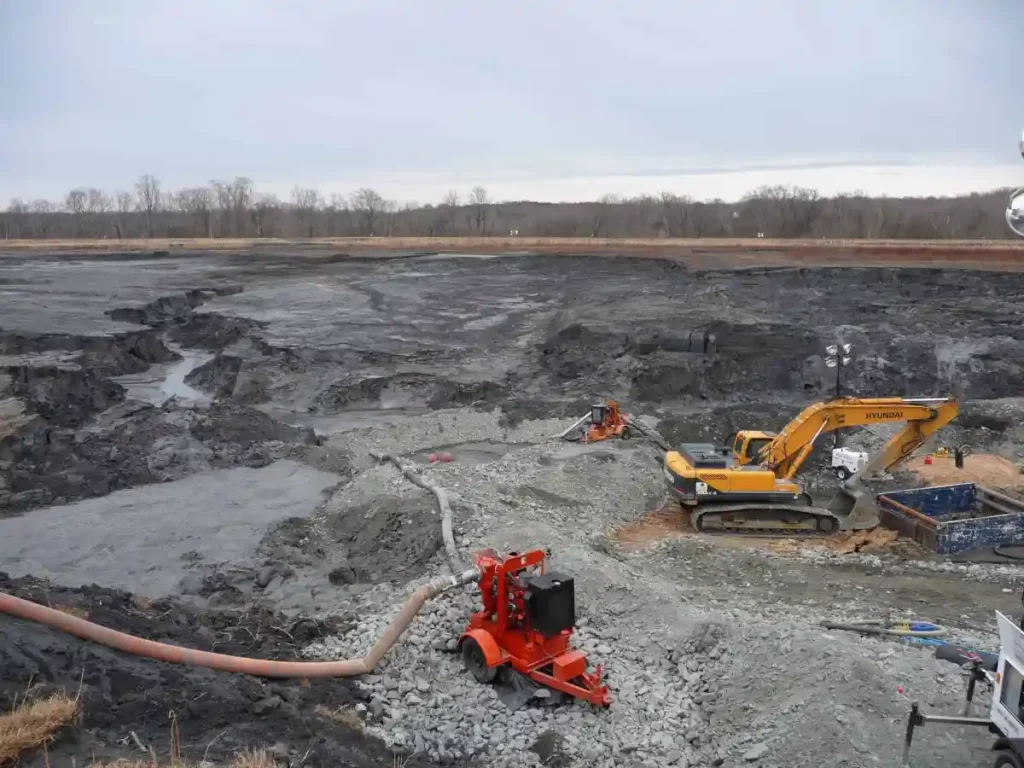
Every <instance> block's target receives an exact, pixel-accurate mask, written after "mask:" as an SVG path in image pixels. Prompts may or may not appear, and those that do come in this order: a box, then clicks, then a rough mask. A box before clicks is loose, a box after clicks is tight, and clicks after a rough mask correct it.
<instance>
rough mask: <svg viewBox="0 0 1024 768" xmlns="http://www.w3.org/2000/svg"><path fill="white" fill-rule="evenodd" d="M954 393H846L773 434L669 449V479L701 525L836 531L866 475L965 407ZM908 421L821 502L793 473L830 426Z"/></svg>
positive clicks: (767, 530) (850, 510)
mask: <svg viewBox="0 0 1024 768" xmlns="http://www.w3.org/2000/svg"><path fill="white" fill-rule="evenodd" d="M959 412H960V410H959V404H958V403H957V401H956V400H953V399H952V398H898V397H883V398H852V397H847V398H840V399H838V400H832V401H830V402H822V403H815V404H814V405H811V406H808V407H807V408H805V409H804V410H803V411H802V412H801V413H800V414H799V415H798V416H797V417H796V418H795V419H793V420H792V421H791V422H790V423H789V424H787V425H786V427H785V428H784V429H783V430H782V431H781V432H779V433H778V434H774V433H771V432H760V431H753V430H743V431H740V432H737V433H736V434H735V435H734V436H733V437H732V438H731V439H730V441H729V442H730V444H729V445H727V446H723V447H719V446H714V445H710V444H704V443H684V444H683V445H681V446H680V447H679V449H678V450H675V451H668V452H667V453H666V454H665V464H664V472H665V479H666V481H667V482H668V484H669V487H670V488H671V489H672V493H673V494H674V495H675V497H676V498H677V499H678V500H679V502H680V503H681V504H682V506H683V508H684V509H685V510H689V513H690V522H691V524H692V525H693V527H694V528H695V529H696V530H698V531H700V530H720V531H727V530H729V531H736V532H739V533H743V532H747V533H751V532H762V533H829V532H832V531H836V530H838V529H839V528H840V527H841V526H842V525H844V524H847V523H849V521H850V520H851V514H852V513H854V512H855V509H856V507H857V506H858V503H859V502H860V501H861V499H862V496H863V494H862V492H861V491H860V488H859V483H860V478H861V477H864V476H866V475H869V474H871V473H873V472H878V471H884V470H887V469H889V468H891V467H893V466H895V465H896V464H898V463H899V462H901V461H903V460H904V459H906V458H907V457H909V456H910V455H911V454H912V453H913V452H914V451H915V450H917V448H919V447H920V446H921V445H922V444H923V443H924V442H925V441H926V440H927V439H928V438H929V437H930V436H931V435H932V434H934V433H935V432H936V431H937V430H938V429H940V428H941V427H943V426H945V425H946V424H948V423H949V422H951V421H952V420H953V419H955V418H956V417H957V415H958V414H959ZM888 423H904V424H905V426H904V427H903V429H902V430H900V431H899V432H898V433H897V434H896V435H894V436H893V437H892V438H891V439H890V440H889V441H888V442H887V443H886V444H885V446H884V447H883V448H882V450H881V451H879V452H878V454H876V455H875V456H874V458H872V459H871V460H870V461H869V462H868V463H867V464H866V465H865V466H864V467H863V468H862V469H861V470H860V471H859V472H857V474H855V475H854V476H853V477H851V478H850V479H849V480H848V481H847V482H846V483H844V485H843V487H842V488H841V489H840V492H839V493H838V494H836V496H835V497H834V498H833V499H832V501H831V503H830V504H829V507H828V508H827V509H826V508H823V507H817V506H815V505H814V501H813V499H812V498H811V496H810V495H809V494H807V493H805V492H804V490H803V488H802V487H801V486H800V485H799V484H798V483H797V482H796V481H794V479H793V478H794V476H795V475H796V473H797V472H798V471H799V470H800V468H801V466H802V465H803V463H804V462H805V461H806V459H807V457H808V456H810V453H811V450H812V449H813V448H814V443H815V441H816V440H817V439H818V438H819V437H820V436H821V435H823V434H825V433H827V432H833V431H835V430H837V429H842V428H845V427H858V426H870V425H875V424H888Z"/></svg>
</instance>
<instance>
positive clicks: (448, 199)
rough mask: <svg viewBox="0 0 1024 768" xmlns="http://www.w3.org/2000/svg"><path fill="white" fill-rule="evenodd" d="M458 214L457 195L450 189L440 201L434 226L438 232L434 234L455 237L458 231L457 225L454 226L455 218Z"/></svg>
mask: <svg viewBox="0 0 1024 768" xmlns="http://www.w3.org/2000/svg"><path fill="white" fill-rule="evenodd" d="M458 214H459V193H458V192H456V191H455V190H454V189H450V190H448V192H447V194H445V196H444V199H443V200H442V201H441V206H440V208H439V209H438V216H437V218H436V224H435V229H437V230H438V231H437V232H435V233H434V234H437V235H455V234H456V232H457V229H458V225H457V224H456V217H457V216H458Z"/></svg>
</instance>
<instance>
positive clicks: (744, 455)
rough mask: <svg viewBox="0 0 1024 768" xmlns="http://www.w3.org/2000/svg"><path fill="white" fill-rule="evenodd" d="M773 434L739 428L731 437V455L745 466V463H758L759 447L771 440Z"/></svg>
mask: <svg viewBox="0 0 1024 768" xmlns="http://www.w3.org/2000/svg"><path fill="white" fill-rule="evenodd" d="M773 437H775V435H773V434H771V433H770V432H758V431H756V430H750V429H747V430H740V431H739V432H737V433H736V434H735V435H734V436H733V437H732V440H731V441H730V443H731V444H732V456H733V458H734V459H736V463H737V464H739V465H741V466H745V465H747V464H758V463H759V461H758V454H759V453H760V452H761V449H762V448H764V447H765V446H766V445H768V443H770V442H771V441H772V438H773Z"/></svg>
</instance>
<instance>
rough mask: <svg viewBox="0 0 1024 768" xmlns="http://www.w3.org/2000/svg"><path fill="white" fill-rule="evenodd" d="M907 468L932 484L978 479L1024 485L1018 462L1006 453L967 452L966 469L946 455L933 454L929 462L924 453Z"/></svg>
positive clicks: (1001, 484)
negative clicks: (997, 454)
mask: <svg viewBox="0 0 1024 768" xmlns="http://www.w3.org/2000/svg"><path fill="white" fill-rule="evenodd" d="M906 469H907V470H909V471H911V472H913V473H914V474H916V475H917V476H918V477H919V478H921V480H922V481H924V482H926V483H928V484H929V485H946V484H952V483H978V484H979V485H984V486H989V487H992V488H1009V487H1017V486H1021V485H1024V475H1022V474H1021V472H1020V470H1019V469H1017V465H1016V464H1014V463H1013V462H1012V461H1010V460H1009V459H1004V458H1003V457H1002V456H993V455H991V454H985V453H979V454H972V455H970V456H965V457H964V468H963V469H957V468H956V464H954V463H953V460H952V459H946V458H933V459H932V463H931V464H925V463H924V457H923V456H922V457H920V458H916V459H913V460H911V461H909V462H907V464H906Z"/></svg>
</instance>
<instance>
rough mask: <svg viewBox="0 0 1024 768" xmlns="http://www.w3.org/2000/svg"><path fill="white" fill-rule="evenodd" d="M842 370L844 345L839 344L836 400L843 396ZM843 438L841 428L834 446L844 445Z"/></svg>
mask: <svg viewBox="0 0 1024 768" xmlns="http://www.w3.org/2000/svg"><path fill="white" fill-rule="evenodd" d="M842 371H843V345H842V344H839V350H838V353H837V354H836V400H838V399H839V398H841V397H842V396H843V383H842V378H841V377H842ZM842 444H843V443H842V439H841V438H840V437H839V430H838V429H837V430H836V431H835V443H834V444H833V446H832V447H833V448H839V447H841V446H842Z"/></svg>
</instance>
